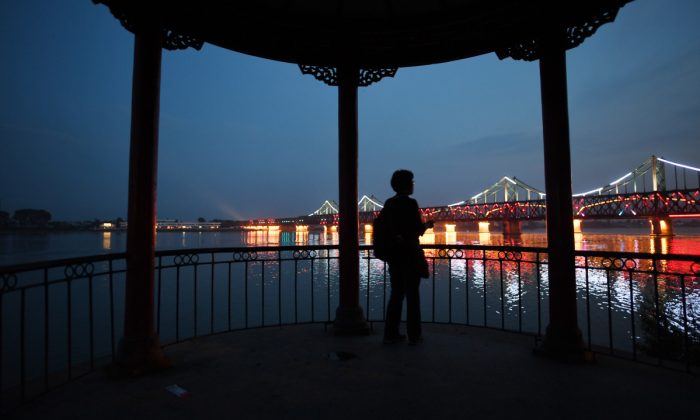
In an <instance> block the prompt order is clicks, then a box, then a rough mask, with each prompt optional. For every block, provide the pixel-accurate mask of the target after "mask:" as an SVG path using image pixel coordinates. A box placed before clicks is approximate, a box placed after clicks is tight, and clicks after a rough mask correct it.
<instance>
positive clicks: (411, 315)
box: [384, 263, 421, 340]
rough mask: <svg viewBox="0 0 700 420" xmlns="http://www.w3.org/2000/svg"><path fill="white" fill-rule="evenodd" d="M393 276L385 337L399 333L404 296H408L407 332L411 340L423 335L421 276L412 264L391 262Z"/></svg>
mask: <svg viewBox="0 0 700 420" xmlns="http://www.w3.org/2000/svg"><path fill="white" fill-rule="evenodd" d="M389 275H390V276H391V295H390V296H389V304H388V306H387V309H386V324H385V328H384V337H386V338H393V337H397V336H398V335H399V324H400V323H401V309H402V307H403V298H404V297H406V334H407V335H408V339H409V340H417V339H419V338H420V336H421V326H420V296H419V293H418V288H419V286H420V276H419V274H418V273H416V271H415V269H413V267H412V266H409V267H407V266H406V265H405V264H400V263H394V264H389Z"/></svg>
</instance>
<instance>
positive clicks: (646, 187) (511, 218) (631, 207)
mask: <svg viewBox="0 0 700 420" xmlns="http://www.w3.org/2000/svg"><path fill="white" fill-rule="evenodd" d="M572 200H573V211H574V218H575V219H577V220H586V219H650V220H652V224H653V223H655V222H654V221H656V223H658V221H659V220H663V219H669V218H689V217H696V218H700V168H696V167H693V166H689V165H684V164H680V163H676V162H671V161H669V160H666V159H663V158H659V157H656V156H651V157H650V158H649V159H647V160H646V161H645V162H644V163H642V164H641V165H639V166H638V167H637V168H635V169H634V170H632V171H631V172H629V173H627V174H625V175H624V176H622V177H620V178H618V179H617V180H615V181H613V182H611V183H609V184H607V185H604V186H602V187H599V188H596V189H593V190H591V191H587V192H583V193H578V194H573V196H572ZM358 206H359V210H360V215H359V216H360V223H362V224H368V223H371V222H372V221H373V220H374V218H375V217H376V216H377V214H378V212H379V210H381V208H382V207H383V203H381V202H380V201H379V200H378V199H376V198H375V197H374V196H369V197H368V196H363V197H362V199H361V200H360V202H359V203H358ZM420 211H421V214H422V215H423V217H424V218H425V219H427V220H434V221H436V222H445V223H450V222H460V221H476V222H488V221H502V222H520V221H523V220H544V219H545V215H546V193H545V192H544V191H541V190H538V189H536V188H534V187H532V186H530V185H528V184H526V183H525V182H523V181H521V180H519V179H517V178H516V177H503V178H501V179H500V180H499V181H498V182H496V183H495V184H493V185H491V186H490V187H488V188H486V189H484V190H483V191H481V192H479V193H478V194H476V195H474V196H472V197H471V198H469V199H468V200H464V201H460V202H458V203H454V204H450V205H447V206H435V207H424V208H421V209H420ZM337 222H338V205H337V204H336V203H335V201H330V200H327V201H325V202H324V203H323V205H322V206H321V207H320V208H319V209H318V210H316V211H315V212H313V213H311V214H309V215H308V216H300V217H293V218H280V219H264V220H250V221H247V222H243V223H242V224H243V225H244V227H245V225H247V226H250V227H253V226H260V227H263V226H269V225H281V226H284V225H296V226H333V225H336V224H337ZM579 223H580V222H579ZM669 226H670V224H669ZM515 229H516V230H519V227H516V228H515ZM657 229H661V228H660V227H658V226H657ZM652 230H654V226H652ZM655 233H660V231H659V232H655Z"/></svg>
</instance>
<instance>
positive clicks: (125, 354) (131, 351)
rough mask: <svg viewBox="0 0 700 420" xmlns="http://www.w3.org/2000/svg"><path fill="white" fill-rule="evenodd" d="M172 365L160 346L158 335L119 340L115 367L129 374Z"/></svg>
mask: <svg viewBox="0 0 700 420" xmlns="http://www.w3.org/2000/svg"><path fill="white" fill-rule="evenodd" d="M171 366H172V363H171V362H170V360H168V358H167V357H165V354H164V353H163V349H161V347H160V341H159V340H158V336H153V337H146V338H140V339H133V338H132V339H128V338H125V337H123V338H122V339H121V340H120V341H119V349H118V350H117V358H116V366H115V368H116V369H118V370H120V371H121V372H122V373H125V374H128V375H130V376H138V375H141V374H145V373H150V372H156V371H160V370H163V369H166V368H169V367H171Z"/></svg>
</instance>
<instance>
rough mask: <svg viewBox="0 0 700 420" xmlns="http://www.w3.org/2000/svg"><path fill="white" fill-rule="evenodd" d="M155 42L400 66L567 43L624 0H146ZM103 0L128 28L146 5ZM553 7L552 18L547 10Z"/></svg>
mask: <svg viewBox="0 0 700 420" xmlns="http://www.w3.org/2000/svg"><path fill="white" fill-rule="evenodd" d="M154 1H155V2H161V4H160V7H159V8H158V7H157V12H156V13H157V16H158V18H159V19H160V20H161V22H162V25H163V31H164V40H165V43H164V47H165V48H168V49H181V48H187V47H194V48H197V49H198V48H200V47H201V46H202V44H203V43H205V42H206V43H210V44H213V45H216V46H219V47H221V48H225V49H229V50H233V51H237V52H241V53H244V54H249V55H253V56H257V57H261V58H266V59H271V60H276V61H283V62H289V63H297V64H309V65H314V66H331V67H333V66H337V65H338V64H340V63H343V62H346V61H348V60H352V61H353V62H355V63H358V64H359V65H360V66H363V67H367V68H386V67H409V66H420V65H428V64H435V63H441V62H447V61H453V60H458V59H465V58H470V57H474V56H478V55H482V54H486V53H490V52H496V53H497V54H498V56H499V58H505V57H508V56H511V57H513V58H516V59H526V60H533V59H536V58H537V57H538V51H537V40H538V39H539V38H540V37H541V35H540V33H541V31H542V28H543V27H544V26H546V25H549V24H551V23H552V22H555V23H556V22H559V23H560V25H563V26H565V27H566V28H567V31H568V38H569V42H568V44H569V45H567V48H573V47H575V46H577V45H579V44H580V43H581V42H583V40H584V39H585V38H586V37H588V36H590V35H592V33H593V32H595V30H596V29H597V28H598V27H599V26H600V25H602V24H604V23H607V22H611V21H612V20H613V19H614V18H615V15H616V13H617V11H618V10H619V8H620V7H622V6H624V5H625V4H626V3H628V2H629V1H631V0H570V1H568V2H567V7H566V9H565V10H558V11H557V13H556V14H554V13H553V12H552V9H551V4H552V3H551V2H547V1H545V0H529V1H526V0H492V1H480V0H465V1H453V2H435V1H428V0H402V1H398V0H383V1H382V0H372V1H370V0H357V1H353V2H343V1H342V0H324V1H301V0H296V1H295V0H286V1H283V0H268V1H265V2H243V1H221V0H218V1H217V0H199V1H196V2H195V1H187V0H170V1H167V2H165V1H164V0H154ZM93 2H95V3H104V4H105V5H107V6H108V7H109V8H110V11H111V12H112V14H113V15H114V16H115V17H117V18H118V19H119V20H120V21H121V22H122V24H123V25H124V26H125V27H126V28H127V29H128V30H130V31H132V32H133V30H134V25H135V22H137V21H139V20H140V19H141V18H142V17H143V16H144V15H146V14H147V13H150V15H149V16H153V12H152V11H147V9H148V8H153V4H152V3H153V2H150V5H149V6H148V7H146V6H144V5H143V3H142V2H140V1H136V0H93ZM554 15H556V16H557V17H556V18H553V17H552V16H554Z"/></svg>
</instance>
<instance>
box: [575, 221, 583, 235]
mask: <svg viewBox="0 0 700 420" xmlns="http://www.w3.org/2000/svg"><path fill="white" fill-rule="evenodd" d="M582 225H583V219H574V233H583V230H581V226H582Z"/></svg>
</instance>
